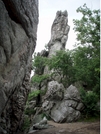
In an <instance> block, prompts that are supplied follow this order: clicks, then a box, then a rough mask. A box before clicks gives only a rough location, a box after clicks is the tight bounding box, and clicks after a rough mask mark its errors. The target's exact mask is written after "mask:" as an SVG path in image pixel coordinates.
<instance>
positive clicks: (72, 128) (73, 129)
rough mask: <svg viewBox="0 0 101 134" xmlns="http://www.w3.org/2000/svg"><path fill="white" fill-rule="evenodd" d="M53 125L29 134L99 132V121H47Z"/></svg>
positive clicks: (88, 133) (94, 133) (90, 133)
mask: <svg viewBox="0 0 101 134" xmlns="http://www.w3.org/2000/svg"><path fill="white" fill-rule="evenodd" d="M48 124H50V125H52V126H53V127H51V128H48V129H43V130H39V131H36V132H32V133H30V134H100V122H99V121H97V122H92V123H87V122H75V123H62V124H59V123H55V122H53V121H48Z"/></svg>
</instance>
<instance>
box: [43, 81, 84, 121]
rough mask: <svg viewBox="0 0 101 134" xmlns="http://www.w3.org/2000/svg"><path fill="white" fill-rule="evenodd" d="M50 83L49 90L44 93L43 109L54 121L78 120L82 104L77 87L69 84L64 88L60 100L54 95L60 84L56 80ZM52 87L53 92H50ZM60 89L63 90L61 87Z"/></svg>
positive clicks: (57, 91)
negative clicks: (45, 97) (45, 95)
mask: <svg viewBox="0 0 101 134" xmlns="http://www.w3.org/2000/svg"><path fill="white" fill-rule="evenodd" d="M50 83H51V82H50ZM52 83H53V82H52ZM52 83H51V85H50V84H49V89H50V92H49V91H47V93H46V94H48V97H47V99H46V100H45V101H44V103H43V105H42V106H43V109H44V111H45V112H46V113H47V114H48V115H49V116H50V117H51V118H52V119H53V120H54V121H55V122H60V123H61V122H73V121H76V120H78V119H79V118H80V115H81V113H80V111H81V110H82V109H83V104H82V103H81V99H80V95H79V92H78V90H77V88H76V87H75V86H72V85H71V86H70V87H68V88H67V89H65V90H64V95H63V97H62V99H61V100H60V99H57V97H56V94H57V93H59V91H60V86H59V85H60V84H57V82H55V83H54V84H53V85H52ZM57 85H58V86H57ZM61 85H62V84H61ZM52 87H54V88H52ZM52 89H53V91H54V92H53V93H52V92H51V90H52ZM61 90H63V87H62V89H61ZM55 91H56V92H55ZM54 93H55V94H54ZM59 95H60V94H59Z"/></svg>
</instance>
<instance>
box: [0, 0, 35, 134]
mask: <svg viewBox="0 0 101 134" xmlns="http://www.w3.org/2000/svg"><path fill="white" fill-rule="evenodd" d="M37 24H38V0H30V1H28V0H1V1H0V134H1V133H2V134H16V133H17V130H18V129H19V127H20V125H21V122H22V117H23V116H22V115H23V111H24V107H25V103H26V100H27V96H28V93H29V90H30V85H29V81H30V72H31V61H32V54H33V52H34V49H35V46H36V39H37V34H36V33H37Z"/></svg>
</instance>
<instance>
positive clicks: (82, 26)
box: [73, 4, 100, 95]
mask: <svg viewBox="0 0 101 134" xmlns="http://www.w3.org/2000/svg"><path fill="white" fill-rule="evenodd" d="M77 12H78V13H81V14H82V18H81V19H80V20H77V19H76V20H73V22H74V25H75V27H74V30H75V32H76V33H77V43H76V47H77V48H76V49H75V50H74V53H73V54H74V56H73V58H74V70H75V72H76V73H75V79H76V81H77V80H78V81H84V82H85V83H86V84H87V85H88V88H90V89H92V91H94V92H95V93H97V95H100V10H93V11H91V10H90V9H89V8H88V7H87V6H86V4H84V5H83V7H79V8H78V9H77ZM78 46H79V47H78Z"/></svg>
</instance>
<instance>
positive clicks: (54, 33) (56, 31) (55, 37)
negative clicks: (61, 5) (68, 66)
mask: <svg viewBox="0 0 101 134" xmlns="http://www.w3.org/2000/svg"><path fill="white" fill-rule="evenodd" d="M69 29H70V27H69V25H68V13H67V11H64V12H62V11H57V13H56V17H55V20H54V22H53V24H52V27H51V39H50V41H49V43H48V47H49V57H50V56H52V55H53V54H55V53H56V51H57V50H61V49H65V45H66V42H67V39H68V33H69Z"/></svg>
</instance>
